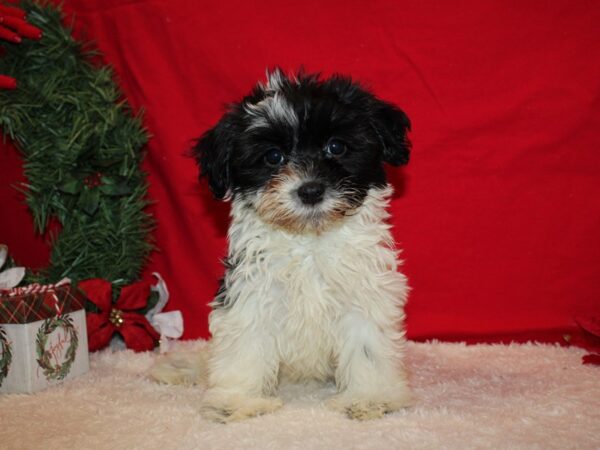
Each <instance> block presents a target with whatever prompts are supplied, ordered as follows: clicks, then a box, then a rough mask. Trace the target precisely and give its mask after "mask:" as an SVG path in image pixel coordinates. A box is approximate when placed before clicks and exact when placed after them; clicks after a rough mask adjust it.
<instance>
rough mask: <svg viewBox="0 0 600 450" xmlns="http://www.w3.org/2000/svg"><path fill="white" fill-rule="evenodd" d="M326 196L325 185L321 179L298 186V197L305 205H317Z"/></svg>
mask: <svg viewBox="0 0 600 450" xmlns="http://www.w3.org/2000/svg"><path fill="white" fill-rule="evenodd" d="M324 196H325V185H324V184H323V183H321V182H319V181H309V182H307V183H304V184H303V185H302V186H300V187H299V188H298V197H299V198H300V200H301V201H302V203H304V204H305V205H311V206H312V205H316V204H317V203H320V202H321V201H323V197H324Z"/></svg>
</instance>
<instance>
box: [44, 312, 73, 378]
mask: <svg viewBox="0 0 600 450" xmlns="http://www.w3.org/2000/svg"><path fill="white" fill-rule="evenodd" d="M58 327H61V328H62V329H63V330H64V331H65V334H67V333H68V336H69V341H70V344H69V348H67V351H66V353H65V360H64V362H63V363H62V364H58V363H57V364H56V365H53V364H52V356H53V355H52V353H51V352H50V351H49V350H47V349H46V344H47V342H48V336H50V335H51V334H52V332H53V331H54V330H56V329H57V328H58ZM78 345H79V337H78V336H77V330H75V327H74V326H73V320H72V319H71V317H69V315H65V316H62V317H52V318H50V319H46V320H45V321H44V323H43V324H42V326H41V327H40V329H39V330H38V332H37V336H36V338H35V353H36V355H37V360H36V361H37V363H38V365H39V366H40V367H41V368H42V369H43V371H44V376H45V377H46V379H47V380H62V379H63V378H64V377H66V376H67V374H68V373H69V371H70V370H71V366H72V365H73V361H75V353H76V352H77V346H78Z"/></svg>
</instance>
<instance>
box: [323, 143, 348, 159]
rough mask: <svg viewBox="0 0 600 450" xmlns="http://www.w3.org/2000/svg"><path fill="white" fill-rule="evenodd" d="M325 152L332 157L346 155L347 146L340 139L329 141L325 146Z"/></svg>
mask: <svg viewBox="0 0 600 450" xmlns="http://www.w3.org/2000/svg"><path fill="white" fill-rule="evenodd" d="M325 151H326V152H327V153H328V154H330V155H331V156H341V155H343V154H344V153H346V144H344V143H343V142H342V141H340V140H339V139H329V142H327V145H326V146H325Z"/></svg>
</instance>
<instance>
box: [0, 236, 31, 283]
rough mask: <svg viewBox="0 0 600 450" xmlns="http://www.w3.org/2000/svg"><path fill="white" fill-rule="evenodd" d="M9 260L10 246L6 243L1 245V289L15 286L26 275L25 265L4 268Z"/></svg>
mask: <svg viewBox="0 0 600 450" xmlns="http://www.w3.org/2000/svg"><path fill="white" fill-rule="evenodd" d="M7 260H8V247H7V246H6V245H0V291H1V290H5V289H11V288H13V287H15V286H16V285H18V284H19V283H20V282H21V280H22V279H23V277H24V276H25V268H24V267H9V268H5V269H3V266H4V264H5V263H6V262H7Z"/></svg>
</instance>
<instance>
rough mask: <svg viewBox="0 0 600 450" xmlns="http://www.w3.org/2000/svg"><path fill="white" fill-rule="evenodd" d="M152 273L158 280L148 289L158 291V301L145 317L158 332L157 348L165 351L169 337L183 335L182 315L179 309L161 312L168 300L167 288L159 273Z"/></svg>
mask: <svg viewBox="0 0 600 450" xmlns="http://www.w3.org/2000/svg"><path fill="white" fill-rule="evenodd" d="M152 275H153V276H154V277H155V278H156V279H157V280H158V281H157V283H156V284H155V285H154V286H152V287H151V288H150V289H151V290H152V291H153V292H157V293H158V301H157V302H156V305H154V307H152V308H151V309H150V310H149V311H148V312H147V313H146V316H145V317H146V319H148V322H150V324H151V325H152V327H154V329H155V330H156V331H157V332H158V333H159V334H160V340H159V350H160V353H166V352H168V351H169V348H170V340H171V339H179V338H180V337H181V336H182V335H183V315H182V314H181V311H168V312H162V311H163V309H164V307H165V306H166V305H167V302H168V301H169V290H168V289H167V284H166V283H165V280H163V279H162V277H161V276H160V274H158V273H157V272H153V273H152Z"/></svg>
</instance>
